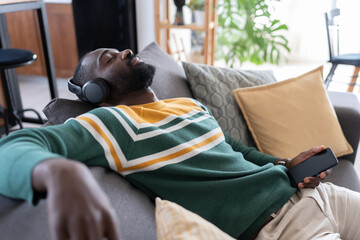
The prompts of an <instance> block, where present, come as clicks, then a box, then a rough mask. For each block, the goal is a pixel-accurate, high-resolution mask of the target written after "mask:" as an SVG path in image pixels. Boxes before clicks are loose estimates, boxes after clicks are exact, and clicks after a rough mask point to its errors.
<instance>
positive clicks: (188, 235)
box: [155, 198, 235, 240]
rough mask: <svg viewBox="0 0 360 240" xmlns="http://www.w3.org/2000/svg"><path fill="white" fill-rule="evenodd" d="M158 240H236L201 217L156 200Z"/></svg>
mask: <svg viewBox="0 0 360 240" xmlns="http://www.w3.org/2000/svg"><path fill="white" fill-rule="evenodd" d="M155 214H156V233H157V239H158V240H216V239H222V240H235V239H234V238H232V237H230V236H229V235H228V234H226V233H224V232H223V231H221V230H220V229H219V228H218V227H216V226H215V225H213V224H212V223H210V222H208V221H206V220H205V219H203V218H202V217H200V216H199V215H197V214H195V213H193V212H190V211H189V210H186V209H185V208H183V207H181V206H179V205H178V204H176V203H173V202H170V201H166V200H161V199H160V198H156V212H155Z"/></svg>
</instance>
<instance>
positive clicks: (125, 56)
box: [120, 49, 134, 60]
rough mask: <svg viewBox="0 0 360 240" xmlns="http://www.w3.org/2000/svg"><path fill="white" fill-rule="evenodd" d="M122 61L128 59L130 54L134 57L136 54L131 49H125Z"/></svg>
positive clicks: (122, 53)
mask: <svg viewBox="0 0 360 240" xmlns="http://www.w3.org/2000/svg"><path fill="white" fill-rule="evenodd" d="M120 54H121V59H122V60H124V59H126V58H127V56H128V55H129V54H130V55H133V54H134V53H133V52H132V51H131V50H130V49H125V50H124V51H122V52H121V53H120Z"/></svg>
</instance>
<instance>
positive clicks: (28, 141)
mask: <svg viewBox="0 0 360 240" xmlns="http://www.w3.org/2000/svg"><path fill="white" fill-rule="evenodd" d="M80 139H81V144H79V142H80ZM89 144H92V138H89V137H86V132H85V131H84V129H83V128H82V127H80V126H79V124H78V123H77V122H76V121H75V120H70V121H68V122H67V123H65V124H62V125H57V126H50V127H43V128H34V129H23V130H19V131H16V132H14V133H11V134H10V135H9V136H7V137H5V138H3V139H1V141H0V194H3V195H5V196H8V197H11V198H18V199H25V200H27V201H28V202H30V203H31V204H34V205H35V204H36V203H37V197H36V196H34V191H33V189H32V183H31V174H32V170H33V168H34V167H35V166H36V165H37V164H38V163H40V162H42V161H44V160H46V159H50V158H64V157H65V158H73V157H75V156H80V155H81V154H80V153H81V152H86V148H88V147H89V146H90V145H89ZM83 159H86V158H84V157H83ZM78 160H80V161H81V158H78ZM84 161H86V160H84Z"/></svg>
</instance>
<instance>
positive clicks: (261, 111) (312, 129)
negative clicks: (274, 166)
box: [234, 67, 353, 158]
mask: <svg viewBox="0 0 360 240" xmlns="http://www.w3.org/2000/svg"><path fill="white" fill-rule="evenodd" d="M322 72H323V68H322V67H319V68H317V69H315V70H313V71H310V72H308V73H305V74H303V75H301V76H299V77H297V78H292V79H288V80H285V81H282V82H278V83H274V84H269V85H266V86H259V87H253V88H248V89H236V90H234V95H235V98H236V100H237V103H238V105H239V107H240V108H241V110H242V112H243V113H244V117H245V119H246V122H247V124H248V126H249V129H250V131H251V133H252V136H253V137H254V140H255V142H256V145H257V147H258V149H259V150H260V151H262V152H264V153H267V154H270V155H272V156H278V157H281V158H293V157H295V156H296V155H298V154H299V153H300V152H302V151H305V150H307V149H310V148H312V147H314V146H319V145H325V146H326V147H330V148H332V150H333V151H334V153H335V155H336V156H338V157H339V156H343V155H346V154H350V153H352V151H353V150H352V148H351V146H350V144H349V143H348V142H347V140H346V138H345V136H344V134H343V132H342V130H341V127H340V124H339V121H338V119H337V116H336V113H335V111H334V108H333V107H332V105H331V103H330V100H329V98H328V96H327V93H326V90H325V88H324V84H323V78H322Z"/></svg>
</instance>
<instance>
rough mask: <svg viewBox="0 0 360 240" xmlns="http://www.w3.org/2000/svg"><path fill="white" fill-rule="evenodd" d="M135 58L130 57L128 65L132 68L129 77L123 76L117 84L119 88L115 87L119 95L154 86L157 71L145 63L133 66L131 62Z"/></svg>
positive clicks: (133, 56)
mask: <svg viewBox="0 0 360 240" xmlns="http://www.w3.org/2000/svg"><path fill="white" fill-rule="evenodd" d="M135 57H136V56H135V55H132V56H129V57H128V62H127V65H128V66H129V68H130V73H129V74H127V76H121V77H120V81H118V82H117V85H118V86H114V87H115V88H114V89H117V94H118V95H126V94H129V93H131V92H136V91H140V90H145V89H147V88H148V87H150V86H151V84H152V81H153V78H154V75H155V71H156V69H155V67H154V66H153V65H150V64H146V63H144V62H139V63H137V64H136V65H135V66H132V65H131V61H132V59H133V58H135Z"/></svg>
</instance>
